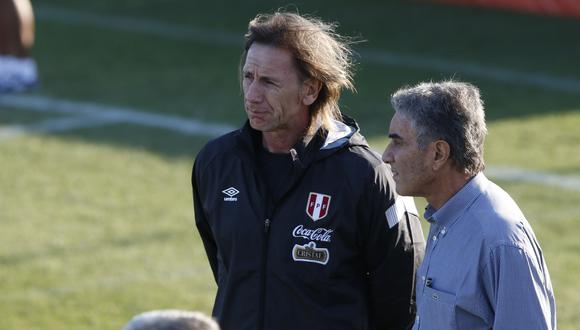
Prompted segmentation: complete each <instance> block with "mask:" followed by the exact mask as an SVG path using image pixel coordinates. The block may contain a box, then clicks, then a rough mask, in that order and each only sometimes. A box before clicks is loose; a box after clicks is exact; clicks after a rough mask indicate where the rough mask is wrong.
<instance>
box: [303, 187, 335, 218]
mask: <svg viewBox="0 0 580 330" xmlns="http://www.w3.org/2000/svg"><path fill="white" fill-rule="evenodd" d="M329 207H330V196H329V195H324V194H319V193H315V192H311V193H310V195H308V202H307V203H306V214H308V216H309V217H310V218H311V219H312V220H314V221H317V220H320V219H322V218H324V217H325V216H326V215H327V214H328V208H329Z"/></svg>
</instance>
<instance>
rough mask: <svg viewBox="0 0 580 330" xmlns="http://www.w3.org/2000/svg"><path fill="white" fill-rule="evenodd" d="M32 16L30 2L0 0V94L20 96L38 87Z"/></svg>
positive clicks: (23, 0)
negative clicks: (31, 55)
mask: <svg viewBox="0 0 580 330" xmlns="http://www.w3.org/2000/svg"><path fill="white" fill-rule="evenodd" d="M33 43H34V16H33V12H32V6H31V4H30V1H29V0H0V93H2V92H20V91H24V90H27V89H29V88H31V87H33V86H34V85H36V83H37V79H38V78H37V71H36V62H35V61H34V60H33V59H32V58H31V57H30V49H31V48H32V45H33Z"/></svg>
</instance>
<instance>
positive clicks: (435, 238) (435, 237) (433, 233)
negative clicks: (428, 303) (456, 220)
mask: <svg viewBox="0 0 580 330" xmlns="http://www.w3.org/2000/svg"><path fill="white" fill-rule="evenodd" d="M446 233H447V228H446V227H445V226H443V227H440V226H439V225H437V224H435V223H432V224H431V230H429V236H428V238H427V240H428V241H427V253H425V260H423V264H422V266H421V267H423V271H422V272H421V278H420V283H421V297H423V295H424V293H425V287H428V286H431V284H432V280H431V278H430V276H429V269H430V266H431V258H432V256H433V251H435V248H436V247H437V243H438V242H439V241H440V240H441V238H443V236H445V234H446ZM417 291H419V290H417ZM419 312H420V311H419ZM419 314H420V313H417V316H416V318H415V322H416V323H417V324H418V325H419V326H418V328H419V329H420V328H421V324H420V315H419Z"/></svg>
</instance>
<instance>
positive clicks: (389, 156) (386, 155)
mask: <svg viewBox="0 0 580 330" xmlns="http://www.w3.org/2000/svg"><path fill="white" fill-rule="evenodd" d="M382 158H383V162H385V163H387V164H391V163H392V162H393V161H394V160H395V159H394V157H393V152H392V151H391V144H390V143H389V144H388V145H387V147H386V148H385V151H384V152H383V157H382Z"/></svg>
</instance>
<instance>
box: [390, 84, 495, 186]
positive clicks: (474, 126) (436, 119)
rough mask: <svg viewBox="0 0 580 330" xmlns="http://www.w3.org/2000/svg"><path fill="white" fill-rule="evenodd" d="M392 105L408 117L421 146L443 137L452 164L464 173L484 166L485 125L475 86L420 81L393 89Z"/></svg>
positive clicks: (476, 170) (476, 171)
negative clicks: (448, 148) (414, 84)
mask: <svg viewBox="0 0 580 330" xmlns="http://www.w3.org/2000/svg"><path fill="white" fill-rule="evenodd" d="M391 104H392V105H393V108H394V109H395V111H400V112H401V113H403V114H404V115H406V116H408V118H409V119H410V120H411V122H412V124H413V126H414V128H415V130H416V131H417V143H418V144H419V147H420V148H422V149H424V148H425V147H426V146H427V145H428V144H429V143H430V142H433V141H435V140H444V141H446V142H447V143H448V144H449V147H450V149H451V156H450V157H451V159H452V160H453V162H454V164H455V165H456V166H457V167H459V168H460V169H461V170H463V171H464V172H465V173H466V174H469V175H475V174H477V173H479V172H481V171H482V170H483V169H484V168H485V163H484V160H483V144H484V140H485V136H486V134H487V128H486V125H485V113H484V107H483V101H482V100H481V97H480V93H479V89H478V88H477V87H475V86H474V85H472V84H469V83H465V82H459V81H453V80H449V81H444V82H439V83H433V82H423V83H420V84H418V85H416V86H414V87H405V88H402V89H400V90H398V91H396V92H395V93H394V94H393V95H392V96H391Z"/></svg>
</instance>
